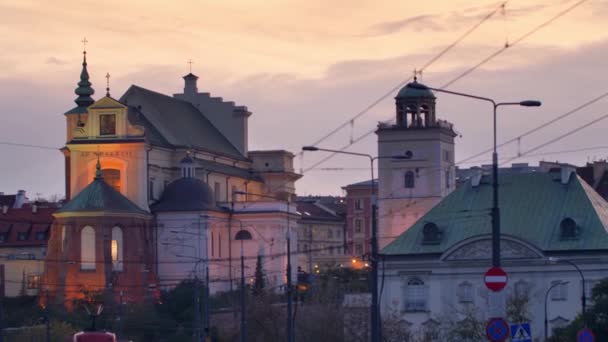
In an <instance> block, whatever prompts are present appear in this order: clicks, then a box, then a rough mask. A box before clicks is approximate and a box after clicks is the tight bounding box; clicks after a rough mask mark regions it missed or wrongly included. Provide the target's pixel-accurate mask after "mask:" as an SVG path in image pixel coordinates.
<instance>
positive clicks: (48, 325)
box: [45, 286, 51, 342]
mask: <svg viewBox="0 0 608 342" xmlns="http://www.w3.org/2000/svg"><path fill="white" fill-rule="evenodd" d="M45 316H46V342H51V315H50V313H49V287H48V286H47V287H46V310H45Z"/></svg>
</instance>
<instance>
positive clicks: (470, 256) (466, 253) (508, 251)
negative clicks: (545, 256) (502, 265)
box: [442, 239, 542, 261]
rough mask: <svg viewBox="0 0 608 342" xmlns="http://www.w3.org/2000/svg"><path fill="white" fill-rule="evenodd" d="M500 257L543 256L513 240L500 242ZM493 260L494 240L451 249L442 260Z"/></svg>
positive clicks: (524, 257) (523, 257) (485, 240)
mask: <svg viewBox="0 0 608 342" xmlns="http://www.w3.org/2000/svg"><path fill="white" fill-rule="evenodd" d="M500 257H501V258H502V259H537V258H541V257H542V254H541V253H540V252H539V251H537V250H535V249H534V247H532V246H527V245H526V244H524V243H522V242H519V241H516V240H511V239H501V240H500ZM491 258H492V240H491V239H480V240H475V241H471V242H468V243H463V244H461V245H460V246H456V247H455V248H451V249H450V250H448V251H447V252H446V256H445V257H443V258H442V259H444V260H448V261H459V260H490V259H491Z"/></svg>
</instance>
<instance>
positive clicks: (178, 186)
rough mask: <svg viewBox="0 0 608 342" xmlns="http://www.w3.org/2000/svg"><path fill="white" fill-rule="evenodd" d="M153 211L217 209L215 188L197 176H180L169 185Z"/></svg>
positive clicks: (152, 207)
mask: <svg viewBox="0 0 608 342" xmlns="http://www.w3.org/2000/svg"><path fill="white" fill-rule="evenodd" d="M150 208H151V209H152V211H155V212H158V211H200V210H212V209H216V206H215V196H214V195H213V190H211V187H209V185H207V183H205V182H203V181H201V180H200V179H197V178H191V177H185V178H180V179H178V180H176V181H174V182H172V183H171V184H169V185H168V186H167V188H166V189H165V191H163V194H162V195H161V197H160V200H158V201H157V202H156V203H154V204H152V205H151V206H150Z"/></svg>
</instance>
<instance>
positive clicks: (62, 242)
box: [44, 52, 300, 302]
mask: <svg viewBox="0 0 608 342" xmlns="http://www.w3.org/2000/svg"><path fill="white" fill-rule="evenodd" d="M197 80H198V77H197V76H195V75H193V74H192V73H190V74H188V75H186V76H185V77H184V81H185V86H184V92H183V93H181V94H174V95H173V96H169V95H165V94H161V93H158V92H155V91H152V90H149V89H146V88H143V87H139V86H136V85H133V86H131V87H130V88H129V89H128V90H127V91H126V92H125V93H124V94H123V95H122V96H121V97H120V98H118V99H115V98H114V97H112V96H111V95H110V89H109V85H108V88H107V89H106V94H105V96H104V97H102V98H101V99H99V100H97V101H94V100H93V98H92V95H93V94H94V90H93V88H92V85H91V83H90V82H89V75H88V69H87V61H86V52H85V55H84V59H83V64H82V72H81V75H80V82H79V83H78V88H76V90H75V93H76V95H77V96H78V97H77V99H76V100H75V102H76V107H75V108H73V109H71V110H69V111H68V112H66V113H65V119H66V144H65V147H64V148H62V152H63V154H64V157H65V184H66V200H67V204H66V205H65V206H64V207H63V208H61V209H60V210H58V211H57V212H56V213H55V214H54V216H55V222H54V224H53V226H52V228H51V238H50V240H49V253H48V256H47V260H46V266H45V275H44V282H45V286H46V287H47V288H48V289H49V294H50V297H51V298H53V299H54V300H55V301H61V302H69V301H71V300H75V299H83V298H84V297H85V293H88V292H90V291H97V292H103V293H106V294H107V293H110V294H113V297H114V298H117V297H118V296H120V297H121V298H123V299H122V300H124V301H138V300H140V299H142V298H144V297H145V296H148V295H151V294H152V293H154V292H155V291H157V290H158V289H159V288H160V287H172V286H175V285H176V284H177V283H178V282H179V281H181V280H184V279H188V278H198V277H203V274H202V273H200V272H199V271H198V270H201V269H208V270H209V275H208V277H209V279H210V284H211V288H212V291H224V290H229V289H230V288H232V286H233V284H232V283H233V278H234V275H236V274H240V269H239V268H237V266H238V263H236V262H233V260H232V259H233V258H235V257H239V256H240V246H241V242H236V241H234V236H235V234H236V233H237V232H238V231H239V230H248V231H249V232H250V233H251V235H252V239H251V241H246V242H243V245H244V246H245V247H246V248H245V249H244V253H245V254H246V255H247V257H248V258H247V259H248V260H253V262H255V260H256V259H257V256H258V255H262V256H263V259H264V261H265V264H264V266H265V270H266V272H267V274H268V278H269V281H270V283H271V284H273V285H276V286H280V285H281V284H282V283H283V282H284V277H283V276H284V275H285V269H286V255H285V251H286V246H287V241H288V239H287V237H288V236H289V237H291V235H290V229H291V226H292V224H293V227H294V230H295V224H296V219H297V217H298V215H297V211H296V210H295V205H291V204H290V201H291V199H292V198H294V196H295V181H296V180H297V179H299V178H300V175H298V174H296V173H295V172H294V169H293V154H291V153H290V152H287V151H284V150H273V151H249V150H248V124H247V122H248V119H249V117H250V116H251V113H250V112H249V111H248V109H247V107H245V106H238V105H235V103H234V102H227V101H224V100H223V99H221V98H217V97H212V96H211V95H210V94H209V93H200V92H198V89H197ZM290 222H292V223H290ZM295 239H296V236H295V234H294V240H295ZM292 243H293V245H294V246H296V245H297V242H296V241H293V242H292ZM252 266H253V265H252ZM253 268H254V267H249V268H248V270H253ZM205 276H206V275H205ZM110 297H112V296H110Z"/></svg>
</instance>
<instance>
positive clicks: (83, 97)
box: [74, 38, 95, 108]
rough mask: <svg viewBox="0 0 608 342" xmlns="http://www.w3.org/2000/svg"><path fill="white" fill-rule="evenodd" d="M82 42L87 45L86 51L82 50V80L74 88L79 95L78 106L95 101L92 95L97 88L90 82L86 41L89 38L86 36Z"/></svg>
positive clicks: (86, 105) (84, 105)
mask: <svg viewBox="0 0 608 342" xmlns="http://www.w3.org/2000/svg"><path fill="white" fill-rule="evenodd" d="M82 43H83V44H84V45H85V49H84V51H82V56H83V57H82V71H81V72H80V82H78V88H76V90H74V93H76V95H78V97H77V98H76V100H74V102H76V104H77V105H78V107H85V108H86V107H88V106H90V105H92V104H93V102H95V100H93V98H92V97H91V95H93V94H95V90H93V88H92V87H91V82H89V72H88V71H87V50H86V43H87V39H86V38H84V39H83V40H82Z"/></svg>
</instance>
